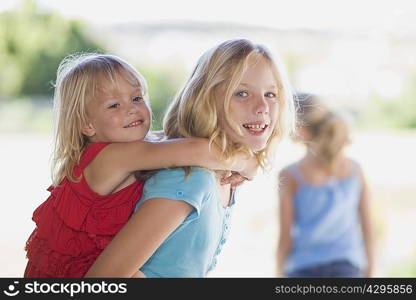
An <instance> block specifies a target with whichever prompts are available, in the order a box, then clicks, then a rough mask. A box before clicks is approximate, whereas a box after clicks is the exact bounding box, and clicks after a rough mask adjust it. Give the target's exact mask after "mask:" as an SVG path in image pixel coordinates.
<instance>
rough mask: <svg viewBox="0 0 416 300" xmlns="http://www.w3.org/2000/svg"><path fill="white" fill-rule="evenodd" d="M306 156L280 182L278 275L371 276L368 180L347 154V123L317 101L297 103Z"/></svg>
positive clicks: (306, 99) (303, 98)
mask: <svg viewBox="0 0 416 300" xmlns="http://www.w3.org/2000/svg"><path fill="white" fill-rule="evenodd" d="M296 102H297V104H298V108H299V112H298V118H299V120H300V122H299V123H300V124H299V127H298V130H299V134H298V136H299V139H300V140H301V141H302V142H303V143H304V144H305V145H306V148H307V151H306V154H305V156H304V157H303V158H302V159H301V160H300V161H298V162H296V163H294V164H291V165H289V166H288V167H286V168H285V169H283V170H282V171H281V173H280V176H279V181H280V183H281V188H280V190H279V198H280V239H279V245H278V257H277V263H278V273H279V274H278V275H280V276H287V277H361V276H366V277H369V276H371V273H372V266H373V238H372V234H371V232H372V229H371V222H370V209H369V195H368V189H367V184H366V180H365V178H364V175H363V172H362V170H361V168H360V166H359V165H358V163H357V162H355V161H353V160H351V159H349V158H347V157H346V156H345V155H344V153H343V149H344V147H345V145H346V144H347V143H348V141H349V137H348V128H347V125H346V123H345V122H344V121H343V119H342V118H341V117H340V116H338V115H337V114H335V113H334V112H332V111H330V110H329V109H328V108H326V107H325V106H324V105H323V104H322V103H320V102H319V101H318V100H317V99H316V97H313V96H311V95H300V96H299V99H297V101H296Z"/></svg>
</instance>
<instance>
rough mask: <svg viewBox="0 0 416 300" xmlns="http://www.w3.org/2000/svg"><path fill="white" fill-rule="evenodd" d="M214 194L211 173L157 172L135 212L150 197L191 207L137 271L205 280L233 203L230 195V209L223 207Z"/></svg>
mask: <svg viewBox="0 0 416 300" xmlns="http://www.w3.org/2000/svg"><path fill="white" fill-rule="evenodd" d="M217 191H218V186H217V182H216V179H215V177H214V173H212V172H210V171H208V170H206V169H202V168H196V167H192V172H191V174H190V176H189V177H188V178H186V179H185V172H184V170H183V169H182V168H176V169H168V170H162V171H159V172H157V173H156V174H155V175H154V176H152V177H151V178H150V179H148V180H147V181H146V183H145V186H144V189H143V196H142V198H141V199H140V201H139V202H138V204H137V206H136V209H138V208H139V207H140V205H142V204H143V203H144V202H145V201H147V200H149V199H152V198H167V199H171V200H175V201H185V202H186V203H188V204H190V205H191V206H192V207H193V210H192V212H191V213H190V214H189V215H188V217H187V218H186V219H185V220H184V222H183V223H182V224H181V225H180V226H179V227H178V228H177V229H176V230H175V231H174V232H173V233H172V234H170V235H169V236H168V238H167V239H166V240H165V241H164V242H163V243H162V244H161V246H160V247H159V248H158V249H157V250H156V252H155V253H154V254H153V255H152V256H151V257H150V258H149V260H148V261H147V262H146V263H145V264H144V265H143V266H142V268H141V269H140V270H141V271H142V272H143V273H144V274H145V275H146V276H147V277H205V276H206V275H207V273H208V272H209V271H210V270H212V269H213V268H214V267H215V265H216V261H217V258H216V257H217V255H218V254H219V253H220V252H221V248H222V246H223V245H224V243H225V241H226V238H227V234H228V229H229V222H230V213H231V210H232V205H233V204H234V194H232V195H231V201H230V206H228V207H226V208H224V207H223V206H222V204H221V201H220V198H219V197H218V194H217ZM155 222H159V220H155Z"/></svg>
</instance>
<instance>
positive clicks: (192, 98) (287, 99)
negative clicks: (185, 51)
mask: <svg viewBox="0 0 416 300" xmlns="http://www.w3.org/2000/svg"><path fill="white" fill-rule="evenodd" d="M251 57H254V58H256V59H260V58H262V59H264V60H266V61H267V62H268V63H269V66H270V68H271V70H272V72H273V74H274V77H275V79H276V84H277V87H278V100H277V101H278V103H279V109H278V110H279V116H278V120H277V122H276V126H275V128H273V131H272V134H271V136H270V139H269V141H268V143H267V146H266V148H265V149H263V150H261V151H258V152H256V153H254V152H252V151H251V149H249V148H248V147H247V146H245V145H243V144H239V143H234V142H232V140H231V139H230V138H229V137H228V136H227V134H226V132H225V130H224V129H223V128H221V126H219V116H220V112H221V111H224V116H225V119H226V121H227V122H228V123H229V125H230V127H231V128H233V129H234V130H235V131H236V132H237V133H240V134H241V130H240V129H239V128H238V125H237V124H236V123H235V122H234V121H233V120H232V118H231V117H230V113H229V106H230V100H231V97H232V94H233V93H234V92H235V90H236V89H237V87H238V85H239V83H240V81H241V79H242V77H243V73H244V71H245V70H246V69H247V67H248V61H249V59H250V58H251ZM220 89H224V90H225V91H226V93H225V99H224V102H223V103H219V101H216V96H217V93H218V91H219V90H220ZM293 125H294V110H293V97H292V93H291V90H290V88H289V84H288V81H287V79H286V76H285V75H284V73H283V70H282V68H281V67H278V66H277V64H276V61H275V60H274V59H273V58H272V55H271V53H270V52H269V51H268V50H267V49H266V48H265V47H264V46H261V45H256V44H253V43H252V42H251V41H248V40H246V39H233V40H228V41H225V42H223V43H221V44H219V45H217V46H216V47H214V48H212V49H210V50H208V51H207V52H205V53H204V54H203V55H202V57H201V58H200V59H199V61H198V63H197V64H196V66H195V68H194V70H193V71H192V73H191V75H190V77H189V79H188V80H187V82H186V83H185V85H184V86H183V87H182V89H180V90H179V92H178V93H177V95H176V96H175V98H174V100H173V102H172V103H171V105H170V107H169V108H168V111H167V113H166V115H165V118H164V130H165V134H166V136H168V137H170V138H179V137H203V138H208V139H209V140H210V145H211V144H214V145H216V146H217V147H219V149H221V153H222V157H223V159H229V158H231V157H232V156H233V155H235V154H236V153H237V152H240V151H244V152H246V153H249V154H251V155H256V156H257V158H258V160H259V162H260V165H261V166H262V167H263V168H264V167H265V166H266V165H267V163H268V159H270V158H271V156H270V155H269V154H270V153H271V152H272V144H274V143H272V142H273V141H277V140H280V138H282V137H283V136H284V135H286V134H287V132H288V130H289V129H293V127H294V126H293Z"/></svg>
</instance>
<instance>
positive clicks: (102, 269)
mask: <svg viewBox="0 0 416 300" xmlns="http://www.w3.org/2000/svg"><path fill="white" fill-rule="evenodd" d="M191 210H192V206H191V205H189V204H187V203H186V202H184V201H174V200H170V199H166V198H153V199H149V200H147V201H146V202H145V203H143V205H141V206H140V208H139V209H138V210H137V212H136V213H135V214H134V215H133V216H132V217H131V218H130V220H129V221H128V222H127V224H126V225H125V226H124V227H123V228H122V229H121V230H120V232H119V233H118V234H117V235H116V236H115V238H114V239H113V240H112V241H111V243H110V244H109V245H108V246H107V247H106V248H105V250H104V251H103V253H101V255H100V256H99V257H98V259H97V260H96V261H95V263H94V264H93V265H92V267H91V268H90V269H89V271H88V272H87V274H86V275H85V277H136V276H138V273H137V271H138V270H139V268H141V267H142V266H143V264H144V263H145V262H146V261H147V260H148V259H149V257H150V256H151V255H152V254H153V253H154V252H155V251H156V250H157V248H158V247H159V246H160V245H161V244H162V242H163V241H164V240H165V239H166V238H167V237H168V236H169V235H170V234H171V233H172V232H173V231H174V230H175V229H176V228H177V227H178V226H179V225H180V224H181V223H182V222H183V220H184V219H185V218H186V217H187V216H188V215H189V213H190V212H191ZM155 220H157V221H155ZM140 275H141V274H140Z"/></svg>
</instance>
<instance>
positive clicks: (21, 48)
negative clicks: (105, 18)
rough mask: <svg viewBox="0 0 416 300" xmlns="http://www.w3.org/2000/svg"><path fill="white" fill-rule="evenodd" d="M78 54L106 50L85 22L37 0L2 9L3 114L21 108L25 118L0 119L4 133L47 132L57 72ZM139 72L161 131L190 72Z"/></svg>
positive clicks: (148, 69) (0, 81)
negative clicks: (67, 58) (169, 106)
mask: <svg viewBox="0 0 416 300" xmlns="http://www.w3.org/2000/svg"><path fill="white" fill-rule="evenodd" d="M78 52H98V53H104V52H106V50H105V46H103V45H101V44H99V43H98V42H96V41H94V40H93V39H92V38H91V37H90V36H89V35H88V33H87V31H86V28H85V25H84V24H83V23H82V22H81V21H77V20H67V19H64V18H63V17H61V16H60V15H58V14H55V13H45V12H40V11H39V9H38V7H37V6H36V2H35V1H34V0H26V1H24V2H22V5H21V6H20V7H19V8H17V9H16V10H13V11H6V12H3V13H0V100H4V101H0V109H1V110H2V111H3V113H0V115H3V114H5V113H6V111H7V112H8V114H9V115H11V114H12V112H16V113H17V112H19V111H20V117H19V118H7V120H8V121H7V122H6V121H4V119H3V121H0V131H14V132H16V131H25V130H29V129H30V130H29V131H33V130H34V128H38V127H39V128H40V129H42V130H41V131H45V128H46V129H47V126H45V124H52V122H51V119H50V116H51V113H50V112H49V111H50V110H51V109H52V100H51V97H52V95H53V82H54V80H55V76H56V70H57V68H58V65H59V63H60V61H61V60H62V59H63V58H64V57H65V56H67V55H69V54H73V53H78ZM138 70H139V71H140V72H141V73H142V74H143V75H144V77H145V78H146V80H147V82H148V85H149V94H150V100H151V106H152V111H153V116H154V118H153V128H154V129H156V130H158V129H160V128H161V123H162V119H163V113H164V111H165V109H166V106H167V104H168V103H169V102H170V100H171V99H172V97H173V96H174V94H175V92H176V90H177V88H178V86H179V84H180V82H181V81H182V78H183V77H184V73H183V72H181V68H177V67H175V68H173V67H169V66H168V67H166V68H165V67H163V68H159V69H157V68H155V67H153V66H144V67H143V66H140V67H138ZM6 102H7V103H6ZM30 102H34V103H33V104H30ZM23 112H24V113H23ZM38 115H43V116H44V117H46V118H47V120H45V121H43V122H39V121H36V122H37V123H36V124H38V123H39V124H40V123H42V125H41V126H32V125H34V124H32V123H33V122H35V120H38V119H39V118H37V117H34V116H38ZM48 116H49V117H48ZM22 118H24V120H22ZM19 120H20V121H19Z"/></svg>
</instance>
